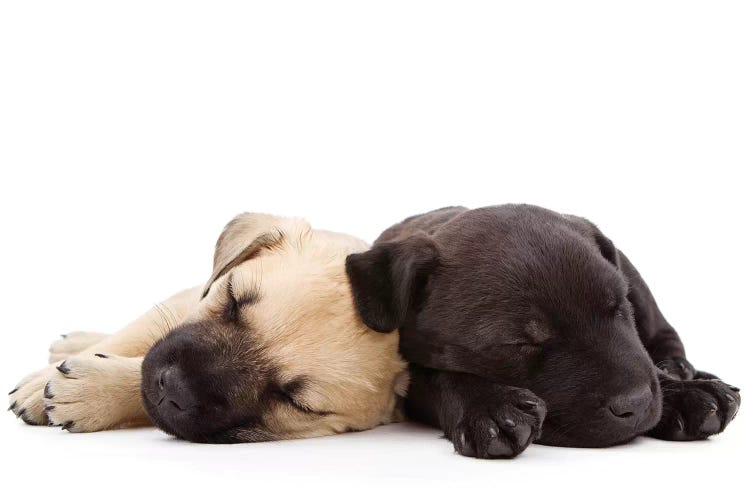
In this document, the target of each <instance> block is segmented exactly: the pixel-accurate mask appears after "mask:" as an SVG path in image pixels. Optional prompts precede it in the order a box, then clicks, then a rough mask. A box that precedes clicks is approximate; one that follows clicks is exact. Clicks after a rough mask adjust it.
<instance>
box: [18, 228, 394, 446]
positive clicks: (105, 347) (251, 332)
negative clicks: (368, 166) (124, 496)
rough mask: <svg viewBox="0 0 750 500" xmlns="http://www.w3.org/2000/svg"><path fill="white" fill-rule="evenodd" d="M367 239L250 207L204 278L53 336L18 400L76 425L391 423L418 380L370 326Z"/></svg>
mask: <svg viewBox="0 0 750 500" xmlns="http://www.w3.org/2000/svg"><path fill="white" fill-rule="evenodd" d="M366 248H367V245H366V244H365V243H364V242H362V241H360V240H358V239H356V238H353V237H351V236H348V235H344V234H338V233H332V232H327V231H319V230H313V229H311V228H310V226H309V225H308V224H307V223H306V222H304V221H302V220H300V219H290V218H279V217H273V216H270V215H261V214H243V215H240V216H238V217H236V218H235V219H234V220H232V221H231V222H230V223H229V224H228V225H227V226H226V228H225V229H224V231H223V233H222V234H221V236H220V237H219V240H218V242H217V244H216V253H215V256H214V270H213V274H212V276H211V278H210V280H209V281H208V283H207V284H206V285H205V286H204V287H201V288H194V289H190V290H186V291H184V292H181V293H179V294H177V295H175V296H173V297H171V298H170V299H168V300H167V301H165V302H164V303H162V304H160V305H158V306H156V307H155V308H154V309H152V310H151V311H149V312H147V313H146V314H145V315H144V316H142V317H141V318H139V319H137V320H135V321H134V322H133V323H131V324H130V325H128V326H126V327H125V328H123V329H122V330H121V331H119V332H118V333H115V334H114V335H102V334H96V333H84V332H77V333H73V334H69V335H68V336H67V337H65V338H64V339H63V340H60V341H57V342H56V343H54V344H53V345H52V347H51V348H50V351H51V355H50V362H51V363H54V364H51V365H49V366H48V367H46V368H44V369H42V370H40V371H38V372H35V373H33V374H31V375H29V376H27V377H26V378H24V379H23V380H22V381H21V382H20V383H19V384H18V386H17V387H16V388H15V389H14V390H13V391H12V392H11V396H10V403H11V409H12V410H13V411H14V413H15V414H16V415H18V416H20V417H21V418H22V419H23V420H24V421H25V422H27V423H29V424H35V425H42V424H49V425H62V426H63V427H64V428H65V429H67V430H69V431H73V432H91V431H99V430H104V429H113V428H118V427H124V426H133V425H144V424H148V423H149V422H150V421H153V422H154V423H155V424H156V425H157V426H159V427H160V428H162V429H163V430H165V431H166V432H169V433H170V434H173V435H176V436H178V437H181V438H184V439H189V440H192V441H200V442H243V441H260V440H273V439H290V438H301V437H312V436H322V435H327V434H334V433H339V432H344V431H347V430H361V429H368V428H371V427H374V426H377V425H379V424H384V423H387V422H391V421H393V420H394V419H397V418H399V416H398V413H399V412H398V411H397V409H396V402H397V399H398V397H399V396H403V395H404V394H405V392H406V387H407V384H408V376H407V371H406V364H405V363H404V361H403V360H402V359H401V358H400V356H399V355H398V336H397V334H396V333H395V332H394V333H391V334H381V333H377V332H375V331H373V330H371V329H369V328H368V327H366V326H365V325H364V324H363V323H362V321H361V320H360V318H359V316H358V314H357V312H356V311H355V309H354V304H353V300H352V295H351V289H350V286H349V281H348V279H347V276H346V272H345V269H344V261H345V258H346V256H347V255H348V254H350V253H353V252H359V251H363V250H365V249H366ZM144 357H145V358H144ZM63 360H64V361H63ZM60 361H62V363H61V362H60ZM149 417H150V418H149Z"/></svg>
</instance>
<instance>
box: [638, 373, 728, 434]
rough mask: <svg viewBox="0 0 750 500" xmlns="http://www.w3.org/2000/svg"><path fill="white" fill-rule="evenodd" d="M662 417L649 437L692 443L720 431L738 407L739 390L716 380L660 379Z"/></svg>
mask: <svg viewBox="0 0 750 500" xmlns="http://www.w3.org/2000/svg"><path fill="white" fill-rule="evenodd" d="M661 389H662V394H663V400H664V402H663V406H662V417H661V420H660V421H659V423H658V424H657V425H656V427H654V428H653V429H652V430H651V431H649V432H648V435H649V436H652V437H656V438H659V439H666V440H669V441H694V440H697V439H705V438H707V437H708V436H711V435H714V434H718V433H720V432H722V431H723V430H724V429H725V428H726V426H727V425H728V424H729V422H731V421H732V419H734V417H735V416H736V415H737V412H738V411H739V408H740V402H741V399H740V394H739V389H737V388H736V387H733V386H730V385H727V384H725V383H724V382H722V381H721V380H718V379H708V380H704V379H694V380H686V381H682V380H674V379H662V380H661Z"/></svg>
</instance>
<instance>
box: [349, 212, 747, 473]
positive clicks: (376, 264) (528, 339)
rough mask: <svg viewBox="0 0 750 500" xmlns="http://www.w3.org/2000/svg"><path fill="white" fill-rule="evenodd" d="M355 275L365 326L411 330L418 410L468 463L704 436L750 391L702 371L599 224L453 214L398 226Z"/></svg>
mask: <svg viewBox="0 0 750 500" xmlns="http://www.w3.org/2000/svg"><path fill="white" fill-rule="evenodd" d="M347 272H348V275H349V279H350V281H351V284H352V288H353V290H354V297H355V302H356V306H357V308H358V310H359V312H360V314H361V315H362V318H363V319H364V321H365V323H366V324H367V325H368V326H370V327H371V328H373V329H374V330H378V331H381V332H390V331H393V330H395V329H399V330H400V335H401V350H402V353H403V355H404V356H405V357H406V359H407V360H409V361H411V362H412V363H413V364H412V368H411V376H412V380H411V386H410V388H409V397H408V399H407V413H408V414H409V415H410V416H411V417H412V418H414V419H416V420H419V421H423V422H426V423H429V424H431V425H435V426H439V427H440V428H441V429H442V430H443V431H444V432H445V434H446V437H448V438H449V439H450V440H451V441H452V442H453V445H454V446H455V448H456V450H457V451H458V452H459V453H461V454H462V455H468V456H477V457H482V458H495V457H513V456H516V455H518V454H519V453H520V452H521V451H523V450H524V449H525V448H526V447H527V446H528V445H529V443H531V442H532V441H537V442H539V443H543V444H550V445H559V446H583V447H599V446H610V445H614V444H618V443H622V442H625V441H628V440H630V439H632V438H633V437H635V436H637V435H640V434H648V435H650V436H654V437H657V438H662V439H669V440H694V439H702V438H705V437H707V436H710V435H712V434H716V433H719V432H721V431H723V430H724V428H725V427H726V426H727V424H728V423H729V422H730V421H731V420H732V419H733V418H734V416H735V415H736V413H737V410H738V408H739V405H740V396H739V394H738V392H739V389H737V388H736V387H732V386H730V385H727V384H725V383H723V382H722V381H720V380H718V379H717V377H715V376H714V375H711V374H709V373H705V372H700V371H696V370H695V369H694V368H693V366H692V365H691V364H690V363H689V362H688V361H687V360H686V359H685V350H684V348H683V346H682V342H681V341H680V338H679V337H678V335H677V332H675V330H674V329H673V328H672V327H671V326H670V325H669V323H667V321H666V320H665V319H664V317H663V316H662V314H661V313H660V312H659V309H658V307H657V306H656V303H655V301H654V298H653V297H652V295H651V293H650V292H649V289H648V287H647V286H646V283H645V282H644V281H643V279H642V278H641V277H640V275H639V274H638V271H636V269H635V268H634V267H633V265H632V264H631V263H630V261H628V259H627V258H626V257H625V255H623V254H622V252H620V251H619V250H617V248H615V246H614V245H613V244H612V242H611V241H610V240H609V239H607V238H606V237H605V236H604V235H603V234H602V233H601V232H600V231H599V230H598V229H597V227H596V226H594V225H593V224H592V223H590V222H589V221H587V220H586V219H582V218H579V217H574V216H569V215H561V214H558V213H555V212H552V211H550V210H546V209H543V208H539V207H535V206H530V205H503V206H496V207H487V208H481V209H477V210H468V209H466V208H456V207H452V208H444V209H441V210H436V211H434V212H430V213H427V214H423V215H418V216H415V217H411V218H409V219H406V220H405V221H403V222H402V223H400V224H397V225H395V226H393V227H391V228H390V229H388V230H387V231H385V232H384V233H383V234H382V235H381V236H380V238H378V240H377V241H376V242H375V245H374V246H373V247H372V249H371V250H369V251H367V252H364V253H360V254H354V255H350V256H349V257H348V259H347ZM542 424H544V425H542Z"/></svg>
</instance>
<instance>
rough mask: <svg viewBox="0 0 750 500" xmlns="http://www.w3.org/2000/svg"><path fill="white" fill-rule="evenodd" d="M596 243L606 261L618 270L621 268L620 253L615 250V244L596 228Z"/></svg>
mask: <svg viewBox="0 0 750 500" xmlns="http://www.w3.org/2000/svg"><path fill="white" fill-rule="evenodd" d="M592 226H593V227H594V241H596V244H597V246H598V247H599V251H600V252H601V253H602V255H603V256H604V258H605V259H607V260H608V261H610V262H611V263H612V265H614V266H615V267H616V268H618V269H619V268H620V252H619V251H618V250H617V248H615V244H614V243H612V240H610V239H609V238H607V237H606V236H604V234H602V232H601V231H599V228H598V227H596V226H594V225H593V224H592Z"/></svg>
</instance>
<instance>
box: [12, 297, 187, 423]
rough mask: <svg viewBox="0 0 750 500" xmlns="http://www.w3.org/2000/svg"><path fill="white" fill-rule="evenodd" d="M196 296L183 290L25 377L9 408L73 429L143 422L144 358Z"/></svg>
mask: <svg viewBox="0 0 750 500" xmlns="http://www.w3.org/2000/svg"><path fill="white" fill-rule="evenodd" d="M199 295H200V290H199V289H197V288H195V289H190V290H186V291H184V292H181V293H179V294H177V295H175V296H173V297H171V298H170V299H168V300H166V301H165V302H163V303H161V304H159V305H157V306H155V307H154V308H153V309H151V310H150V311H148V312H147V313H146V314H144V315H143V316H141V317H140V318H138V319H137V320H135V321H134V322H132V323H131V324H129V325H128V326H126V327H125V328H123V329H122V330H120V331H119V332H117V333H115V334H113V335H107V336H101V337H100V338H99V340H98V341H97V342H93V343H92V344H91V345H89V346H88V347H84V348H83V349H82V350H81V351H80V352H79V353H78V354H75V355H73V356H70V357H66V358H65V361H64V362H63V363H59V362H56V363H53V364H50V365H49V366H47V367H46V368H43V369H42V370H39V371H37V372H34V373H32V374H31V375H29V376H27V377H25V378H24V379H23V380H21V382H20V383H19V384H18V385H17V386H16V388H15V389H13V390H12V391H11V392H10V410H12V411H13V412H14V413H15V414H16V415H17V416H18V417H20V418H21V419H23V421H24V422H26V423H28V424H32V425H44V424H48V423H50V422H52V423H54V424H60V425H63V426H66V428H68V429H69V430H76V431H96V430H103V429H110V428H114V427H121V426H125V425H134V424H143V423H146V422H147V421H148V420H147V419H146V416H145V413H144V411H143V409H142V408H141V403H140V383H141V372H140V365H141V361H142V359H143V356H145V355H146V353H147V352H148V350H149V349H150V348H151V346H152V345H153V344H154V342H156V341H157V340H158V339H159V338H161V337H162V336H164V335H165V334H166V333H167V332H168V331H169V330H170V329H171V328H173V327H175V326H177V325H178V324H180V323H181V322H182V321H184V319H185V318H186V317H187V315H188V314H189V313H190V312H191V311H192V310H193V308H194V307H195V305H196V304H197V303H198V300H199ZM89 340H91V338H90V339H89ZM53 355H54V353H53ZM53 359H54V358H53ZM48 415H49V417H48Z"/></svg>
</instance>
